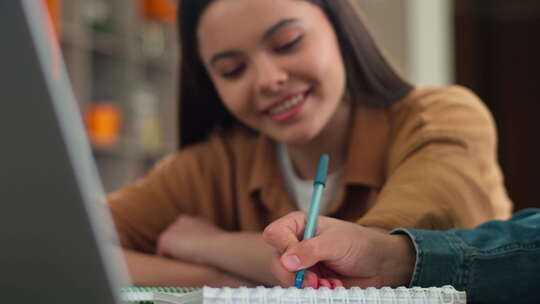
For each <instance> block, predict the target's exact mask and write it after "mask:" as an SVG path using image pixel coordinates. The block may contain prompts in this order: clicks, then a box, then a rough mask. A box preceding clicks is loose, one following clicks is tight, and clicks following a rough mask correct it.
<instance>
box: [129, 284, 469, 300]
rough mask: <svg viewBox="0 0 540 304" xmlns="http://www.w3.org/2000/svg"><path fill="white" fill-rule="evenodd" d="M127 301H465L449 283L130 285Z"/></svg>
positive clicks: (461, 294)
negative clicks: (379, 285)
mask: <svg viewBox="0 0 540 304" xmlns="http://www.w3.org/2000/svg"><path fill="white" fill-rule="evenodd" d="M122 299H123V300H124V301H126V302H128V303H141V302H143V303H155V304H220V303H224V304H248V303H249V304H385V303H388V304H398V303H403V304H405V303H406V304H415V303H418V304H465V303H466V294H465V292H463V291H457V290H455V289H454V288H453V287H452V286H444V287H440V288H438V287H431V288H420V287H413V288H405V287H399V288H395V289H394V288H389V287H383V288H380V289H377V288H367V289H361V288H358V287H353V288H350V289H345V288H343V287H339V288H336V289H328V288H319V289H312V288H306V289H297V288H281V287H273V288H265V287H256V288H247V287H241V288H227V287H225V288H211V287H203V288H201V289H191V290H189V289H185V288H165V287H161V288H158V287H147V288H144V287H132V288H127V289H124V290H122Z"/></svg>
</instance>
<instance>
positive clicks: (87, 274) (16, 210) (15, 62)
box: [0, 0, 129, 304]
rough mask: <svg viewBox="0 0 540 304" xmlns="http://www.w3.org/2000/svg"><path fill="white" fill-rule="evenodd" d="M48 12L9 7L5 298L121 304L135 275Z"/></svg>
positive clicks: (4, 26)
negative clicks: (124, 256) (119, 239)
mask: <svg viewBox="0 0 540 304" xmlns="http://www.w3.org/2000/svg"><path fill="white" fill-rule="evenodd" d="M42 2H43V1H36V0H17V1H0V37H2V43H1V45H0V100H1V103H0V141H1V144H0V147H1V148H0V155H1V157H0V170H1V171H0V172H1V173H0V189H1V190H0V194H1V196H0V199H1V211H0V240H1V241H2V249H1V250H0V260H1V263H0V264H1V269H2V270H1V273H2V276H1V277H0V286H2V290H3V291H4V292H3V294H2V298H3V300H5V301H8V302H11V301H13V302H19V303H79V304H82V303H92V304H95V303H118V300H119V296H118V295H117V293H116V290H118V288H119V287H120V286H124V285H127V284H128V283H129V280H128V279H127V272H126V271H125V269H126V268H125V265H124V264H123V261H122V259H121V258H120V251H119V250H118V242H117V237H116V234H115V231H114V228H113V225H112V220H111V216H110V214H109V212H108V208H107V206H106V202H105V195H104V193H103V189H102V186H101V183H100V181H99V179H98V174H97V170H96V167H95V164H94V161H93V159H92V153H91V150H90V146H89V144H88V141H87V138H86V135H85V132H84V129H83V124H82V121H81V118H80V112H79V109H78V107H77V102H76V101H75V98H74V95H73V92H72V90H71V87H70V84H69V81H68V78H67V75H66V72H65V68H64V65H63V62H62V57H61V55H60V52H59V47H58V45H57V43H56V40H55V39H54V36H53V31H52V29H51V26H50V21H49V20H48V15H47V13H46V11H45V7H44V5H43V3H42ZM31 301H32V302H31Z"/></svg>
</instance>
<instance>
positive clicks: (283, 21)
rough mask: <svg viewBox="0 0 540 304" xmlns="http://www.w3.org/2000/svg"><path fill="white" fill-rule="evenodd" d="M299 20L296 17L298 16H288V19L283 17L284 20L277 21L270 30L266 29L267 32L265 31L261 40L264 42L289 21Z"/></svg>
mask: <svg viewBox="0 0 540 304" xmlns="http://www.w3.org/2000/svg"><path fill="white" fill-rule="evenodd" d="M298 21H299V20H298V19H296V18H287V19H283V20H281V21H279V22H277V23H276V24H274V25H272V26H271V27H270V28H269V29H268V30H266V32H264V35H263V37H262V39H261V41H262V42H265V41H267V40H268V39H270V37H272V35H273V34H274V33H275V32H276V31H278V30H279V29H280V28H282V27H284V26H285V25H287V24H289V23H294V22H298Z"/></svg>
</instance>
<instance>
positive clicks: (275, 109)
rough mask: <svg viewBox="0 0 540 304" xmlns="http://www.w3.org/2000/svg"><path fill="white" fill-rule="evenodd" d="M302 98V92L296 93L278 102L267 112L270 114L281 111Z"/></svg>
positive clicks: (294, 104) (291, 106) (292, 105)
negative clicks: (280, 102)
mask: <svg viewBox="0 0 540 304" xmlns="http://www.w3.org/2000/svg"><path fill="white" fill-rule="evenodd" d="M302 99H304V94H298V95H296V97H294V98H291V99H290V100H288V101H286V102H284V103H282V104H280V105H279V106H275V107H273V108H272V109H270V111H269V113H270V114H272V115H275V114H280V113H283V112H285V111H287V110H289V109H291V108H293V107H294V106H296V105H297V104H299V103H300V101H302Z"/></svg>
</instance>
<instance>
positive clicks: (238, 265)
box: [201, 232, 279, 286]
mask: <svg viewBox="0 0 540 304" xmlns="http://www.w3.org/2000/svg"><path fill="white" fill-rule="evenodd" d="M207 249H208V250H206V251H205V252H204V253H201V254H202V256H201V260H202V262H203V263H205V264H208V265H211V266H214V267H216V268H219V269H222V270H224V271H226V272H230V273H234V274H236V275H238V276H241V277H245V278H247V279H249V280H252V281H256V282H258V283H259V284H263V285H267V286H273V285H277V284H278V283H279V282H278V281H277V280H276V279H275V278H274V276H273V275H272V274H271V272H270V266H271V259H272V256H273V254H274V249H273V248H272V247H271V246H269V245H268V244H266V243H265V242H264V241H263V238H262V234H261V233H252V232H231V233H223V234H221V235H219V236H218V237H217V238H216V239H215V241H213V242H209V243H208V248H207Z"/></svg>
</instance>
